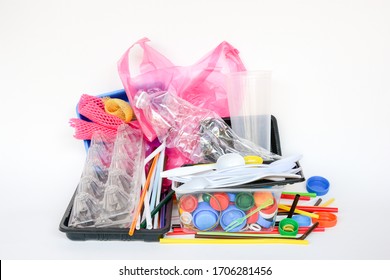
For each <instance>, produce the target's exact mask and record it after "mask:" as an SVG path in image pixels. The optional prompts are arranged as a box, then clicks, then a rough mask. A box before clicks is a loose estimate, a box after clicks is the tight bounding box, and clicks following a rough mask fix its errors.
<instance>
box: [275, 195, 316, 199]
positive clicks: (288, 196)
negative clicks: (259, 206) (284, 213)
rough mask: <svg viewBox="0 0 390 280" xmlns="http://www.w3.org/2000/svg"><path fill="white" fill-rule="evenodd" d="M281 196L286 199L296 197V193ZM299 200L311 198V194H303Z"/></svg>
mask: <svg viewBox="0 0 390 280" xmlns="http://www.w3.org/2000/svg"><path fill="white" fill-rule="evenodd" d="M280 198H284V199H294V198H295V195H292V194H282V195H281V197H280ZM299 200H310V197H309V196H301V197H300V198H299Z"/></svg>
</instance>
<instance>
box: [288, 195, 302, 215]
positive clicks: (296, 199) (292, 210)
mask: <svg viewBox="0 0 390 280" xmlns="http://www.w3.org/2000/svg"><path fill="white" fill-rule="evenodd" d="M300 197H301V195H300V194H296V195H295V198H294V201H293V203H292V205H291V208H290V211H289V212H288V215H287V218H288V219H291V217H292V216H293V215H294V211H295V208H296V207H297V204H298V201H299V198H300Z"/></svg>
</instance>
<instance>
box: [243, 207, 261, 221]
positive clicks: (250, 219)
mask: <svg viewBox="0 0 390 280" xmlns="http://www.w3.org/2000/svg"><path fill="white" fill-rule="evenodd" d="M256 208H257V206H253V207H252V208H251V209H249V210H248V211H246V214H249V213H252V212H253V211H255V210H256ZM258 219H259V212H258V211H257V212H256V213H255V214H253V215H252V216H249V217H248V218H247V220H246V222H247V223H248V224H254V223H256V222H257V220H258Z"/></svg>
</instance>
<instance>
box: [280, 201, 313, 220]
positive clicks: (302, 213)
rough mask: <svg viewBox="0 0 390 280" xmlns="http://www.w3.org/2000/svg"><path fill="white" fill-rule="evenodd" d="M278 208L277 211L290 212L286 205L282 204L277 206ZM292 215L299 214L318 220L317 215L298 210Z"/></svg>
mask: <svg viewBox="0 0 390 280" xmlns="http://www.w3.org/2000/svg"><path fill="white" fill-rule="evenodd" d="M278 207H279V209H282V210H286V211H290V209H291V207H288V206H287V205H283V204H279V205H278ZM294 213H297V214H301V215H303V216H308V217H311V218H316V219H318V217H319V216H318V215H317V214H313V213H309V212H306V211H302V210H299V209H295V210H294Z"/></svg>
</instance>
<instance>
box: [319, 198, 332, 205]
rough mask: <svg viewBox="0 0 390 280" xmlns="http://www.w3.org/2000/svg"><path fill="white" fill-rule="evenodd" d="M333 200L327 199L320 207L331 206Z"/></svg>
mask: <svg viewBox="0 0 390 280" xmlns="http://www.w3.org/2000/svg"><path fill="white" fill-rule="evenodd" d="M334 200H335V199H334V198H331V199H329V200H328V201H327V202H324V203H322V204H321V207H327V206H329V205H331V204H332V203H333V202H334Z"/></svg>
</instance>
